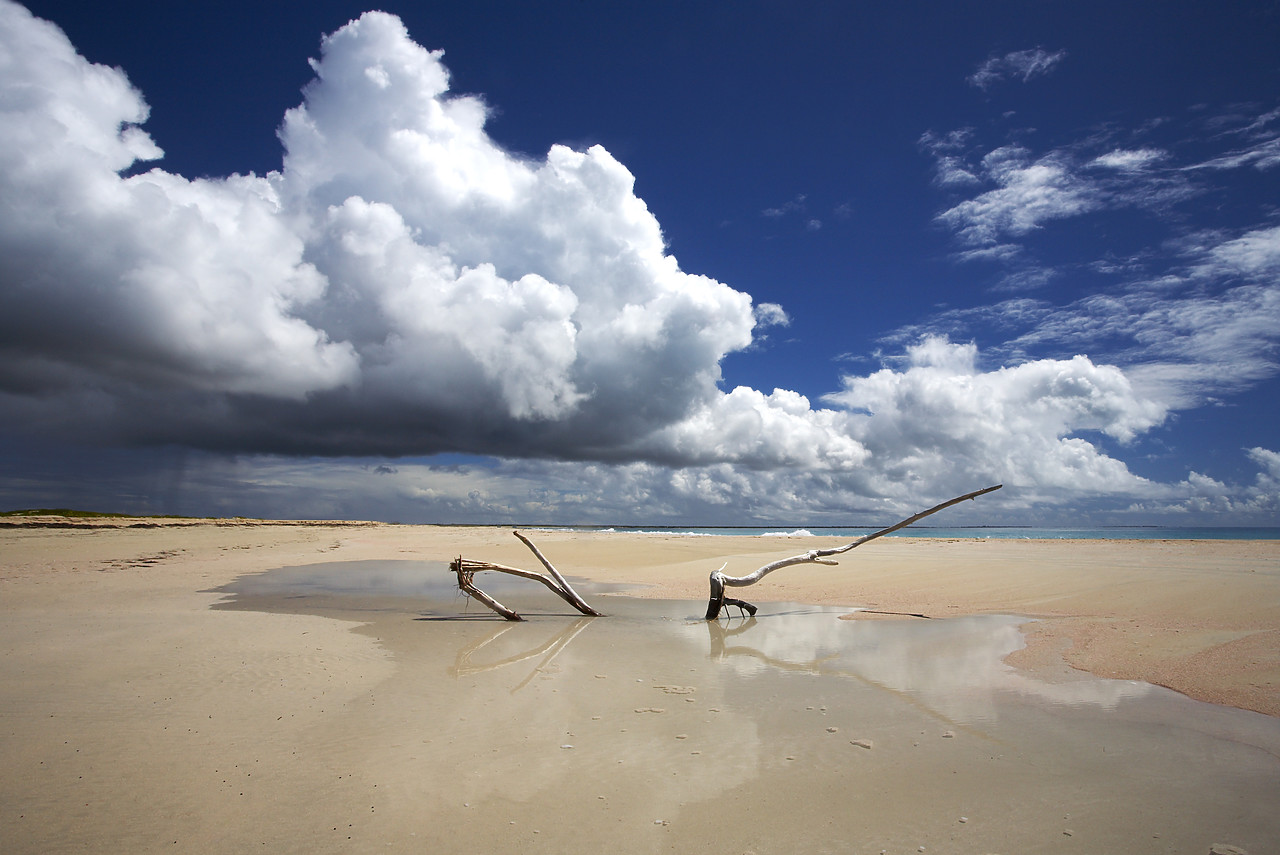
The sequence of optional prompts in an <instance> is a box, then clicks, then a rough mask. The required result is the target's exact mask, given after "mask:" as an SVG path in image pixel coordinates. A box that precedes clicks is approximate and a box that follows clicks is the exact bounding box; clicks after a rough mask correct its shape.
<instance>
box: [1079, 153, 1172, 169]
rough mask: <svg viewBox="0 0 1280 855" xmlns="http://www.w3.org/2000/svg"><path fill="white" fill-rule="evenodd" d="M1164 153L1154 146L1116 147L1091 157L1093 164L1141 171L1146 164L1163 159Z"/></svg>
mask: <svg viewBox="0 0 1280 855" xmlns="http://www.w3.org/2000/svg"><path fill="white" fill-rule="evenodd" d="M1164 157H1165V153H1164V152H1163V151H1160V150H1159V149H1154V148H1140V149H1132V150H1128V151H1125V150H1123V149H1116V150H1115V151H1111V152H1108V153H1106V154H1104V155H1101V156H1100V157H1095V158H1094V159H1093V165H1094V166H1102V167H1105V168H1107V169H1115V170H1118V171H1120V172H1141V171H1142V170H1144V169H1146V168H1147V167H1148V166H1151V165H1152V164H1154V163H1157V162H1158V161H1161V160H1163V159H1164Z"/></svg>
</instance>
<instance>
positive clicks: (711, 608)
mask: <svg viewBox="0 0 1280 855" xmlns="http://www.w3.org/2000/svg"><path fill="white" fill-rule="evenodd" d="M1002 486H1004V485H1003V484H996V485H995V486H994V487H986V488H984V489H982V490H974V491H973V492H972V493H965V494H964V495H963V496H956V497H955V498H954V499H948V500H947V501H945V502H943V503H942V504H940V505H934V506H933V507H932V508H929V510H927V511H921V512H920V513H918V514H916V515H914V516H910V517H907V518H906V519H905V520H902V521H901V522H899V523H895V524H893V525H891V526H889V527H888V528H882V529H880V530H879V531H875V532H872V533H871V534H866V535H863V536H862V537H860V538H858V539H857V540H855V541H853V542H852V543H847V544H845V545H844V546H837V547H834V548H831V549H811V550H809V551H808V552H806V553H804V554H803V555H793V556H792V557H790V558H784V559H782V560H781V561H775V562H773V563H772V564H766V565H764V566H763V567H761V568H759V569H758V570H756V571H755V572H754V573H749V574H748V575H746V576H726V575H725V574H724V567H723V566H722V567H721V568H720V569H719V570H716V571H715V572H714V573H712V574H711V594H710V596H709V598H708V600H707V615H706V619H707V620H715V619H716V618H718V617H719V616H720V612H721V611H722V610H723V609H724V608H725V607H726V606H737V607H738V608H740V609H742V610H743V611H747V612H750V613H751V614H752V615H754V614H755V613H756V608H755V606H752V605H751V604H750V603H747V602H744V601H742V600H735V599H732V598H730V597H726V596H725V588H727V587H728V588H745V587H746V586H747V585H754V584H755V583H756V582H759V581H760V580H761V579H763V578H764V577H765V576H767V575H769V574H770V573H772V572H773V571H774V570H781V569H782V568H783V567H791V566H793V565H795V564H832V565H834V564H837V563H838V562H835V561H831V560H829V559H828V558H827V556H829V555H839V554H841V553H844V552H848V551H849V550H850V549H853V548H854V547H857V546H861V545H862V544H864V543H866V542H867V541H869V540H875V539H876V538H877V537H883V536H884V535H886V534H889V533H891V532H895V531H897V530H898V529H901V528H906V527H907V526H909V525H911V524H912V523H916V522H919V521H920V520H922V519H924V518H925V517H927V516H929V515H930V514H936V513H937V512H938V511H941V510H943V509H944V508H949V507H951V506H952V505H956V504H959V503H960V502H963V501H966V500H968V499H976V498H977V497H978V496H981V495H983V494H985V493H991V492H993V491H995V490H999V489H1000V488H1001V487H1002Z"/></svg>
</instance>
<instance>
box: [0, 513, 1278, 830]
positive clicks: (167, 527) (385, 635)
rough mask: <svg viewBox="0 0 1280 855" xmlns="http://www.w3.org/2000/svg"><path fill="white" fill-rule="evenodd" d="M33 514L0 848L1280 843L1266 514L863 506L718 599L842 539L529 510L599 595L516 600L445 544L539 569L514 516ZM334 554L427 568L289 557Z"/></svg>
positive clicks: (4, 566)
mask: <svg viewBox="0 0 1280 855" xmlns="http://www.w3.org/2000/svg"><path fill="white" fill-rule="evenodd" d="M44 522H45V523H50V522H52V523H54V524H55V525H57V526H60V527H49V526H47V525H46V526H44V527H38V526H21V525H16V524H12V523H11V524H8V525H5V526H4V527H0V556H3V557H2V558H0V761H3V763H4V766H5V769H6V774H5V776H4V778H3V783H2V784H0V851H4V852H61V851H73V850H75V851H82V850H85V849H88V850H92V851H113V852H115V851H134V852H151V851H159V850H166V851H204V852H242V851H246V850H247V849H249V848H254V849H260V850H264V851H273V852H286V851H297V852H329V851H333V852H352V851H355V852H364V851H380V852H385V851H433V852H453V851H458V852H461V851H470V852H474V851H493V852H527V851H537V850H539V849H543V850H545V851H548V852H598V851H601V850H602V849H603V848H605V847H609V848H613V849H617V850H621V851H637V852H648V851H653V852H657V851H722V852H747V851H753V852H771V851H814V852H821V851H833V852H834V851H840V852H850V851H854V852H863V851H866V852H881V851H885V852H918V851H972V852H1001V851H1004V852H1014V851H1019V852H1027V851H1082V852H1086V851H1111V850H1123V851H1129V852H1147V851H1150V852H1167V851H1188V852H1192V851H1203V852H1208V851H1209V849H1210V847H1211V846H1214V845H1215V844H1218V845H1222V846H1225V845H1233V846H1236V847H1237V848H1239V849H1241V850H1243V851H1253V852H1255V853H1257V852H1264V851H1268V850H1269V849H1270V848H1271V847H1272V846H1273V845H1274V842H1275V841H1276V840H1277V839H1280V819H1278V818H1276V817H1275V816H1274V813H1275V811H1274V803H1275V798H1276V796H1277V795H1280V719H1277V716H1280V698H1278V694H1280V693H1278V692H1277V685H1278V683H1277V679H1278V678H1280V584H1277V583H1278V582H1280V579H1278V578H1277V577H1278V576H1280V560H1278V559H1280V542H1276V541H1010V540H981V539H971V540H970V539H963V540H954V541H952V540H939V539H929V538H886V539H883V540H880V541H875V542H872V543H869V544H867V545H866V546H863V547H860V548H859V549H857V550H854V551H853V552H851V553H848V554H847V555H845V556H843V557H842V558H841V560H840V565H839V566H838V567H826V566H816V565H815V566H799V567H792V568H786V569H784V570H781V571H778V572H777V573H775V574H773V575H772V576H770V577H768V578H767V579H766V580H764V581H763V582H761V583H760V584H758V585H755V586H752V587H751V588H747V589H741V590H740V591H739V593H740V595H741V596H743V597H744V598H746V599H749V600H751V601H753V602H755V603H757V604H759V605H760V606H761V609H760V613H759V616H758V617H757V618H756V619H755V620H751V621H747V620H743V619H741V618H739V619H734V620H729V619H725V620H722V621H720V622H714V623H710V624H709V623H708V622H706V621H702V620H700V619H699V617H700V614H701V611H702V608H703V605H704V604H705V599H706V595H707V576H708V574H709V573H710V572H711V571H712V570H714V569H716V568H717V567H719V566H720V565H721V564H722V563H725V562H727V563H728V567H727V568H726V569H727V572H730V573H735V574H736V573H745V572H749V571H750V570H753V569H755V567H757V566H760V565H762V564H764V563H767V562H768V561H771V560H775V559H777V558H780V557H785V556H788V555H793V554H797V553H800V552H803V551H805V550H807V549H810V548H813V547H815V546H828V545H837V544H838V541H835V540H831V539H828V538H802V539H798V538H781V537H779V538H756V537H687V536H686V537H680V536H668V535H659V534H649V535H646V534H619V533H584V532H575V531H528V532H526V533H527V534H528V535H529V536H530V537H532V538H533V539H534V540H535V541H536V542H537V543H538V545H539V546H540V547H541V548H542V550H543V551H544V553H546V554H547V556H548V557H549V558H551V559H552V560H553V561H554V562H556V565H557V567H558V568H559V569H560V570H561V571H562V572H564V573H566V574H568V575H570V576H572V577H574V578H575V579H578V580H584V581H583V584H584V585H585V586H586V588H585V590H589V591H590V592H591V593H590V594H589V598H590V599H592V600H593V604H596V605H598V606H600V607H601V610H602V611H605V612H606V613H607V615H608V616H607V617H604V618H595V619H589V618H583V617H581V616H579V615H576V614H575V613H573V612H572V611H571V610H570V609H568V608H567V607H566V606H565V604H564V603H562V602H560V601H558V600H556V599H554V598H553V597H550V595H549V594H547V592H546V591H545V589H541V588H540V587H539V586H536V585H534V586H532V590H525V589H522V588H519V587H510V586H506V587H504V585H505V584H506V583H503V582H498V581H495V582H494V583H493V584H494V585H495V590H499V591H501V592H502V597H501V598H502V599H503V600H504V602H506V601H507V599H508V598H511V600H512V603H515V604H518V605H519V608H520V609H521V611H522V612H523V613H525V614H526V616H527V617H528V618H529V620H528V621H526V622H525V623H522V624H509V623H507V622H505V621H502V620H500V619H498V618H497V617H496V616H495V615H493V614H492V613H489V612H487V611H486V610H484V609H482V608H480V607H478V605H477V604H475V603H472V602H468V601H466V600H464V599H461V598H460V597H458V595H457V594H456V593H451V592H450V590H449V587H448V579H447V573H445V571H444V565H445V563H446V562H447V561H448V560H449V559H451V558H452V557H455V556H457V555H459V554H461V555H465V556H466V557H474V558H479V559H484V560H490V561H494V562H498V563H504V564H513V565H515V566H522V567H530V568H536V561H535V560H534V559H533V558H532V557H531V556H530V555H529V553H528V552H527V551H526V550H525V548H524V547H523V546H522V545H521V544H520V543H519V542H518V541H516V540H515V539H514V538H513V537H511V534H510V531H509V530H507V529H502V528H490V527H447V526H392V525H381V524H371V523H369V524H366V523H303V522H300V523H261V522H253V521H230V520H223V521H187V520H183V521H168V522H162V521H141V520H109V521H98V522H84V521H77V520H63V521H57V520H53V521H51V520H44ZM335 567H338V568H345V570H344V572H348V573H349V574H350V578H361V574H367V575H368V577H369V578H371V579H373V580H374V582H373V583H370V585H371V587H372V588H373V589H376V588H377V586H378V584H380V583H379V582H378V580H385V579H389V578H391V577H392V576H394V577H396V579H400V580H403V579H404V578H409V579H410V580H411V581H412V579H414V578H416V577H415V575H414V574H419V573H421V574H423V575H424V577H425V576H426V575H428V574H438V575H437V576H436V578H435V579H433V580H432V581H431V584H430V585H424V587H423V589H422V590H420V591H419V590H416V589H414V588H413V587H412V585H411V586H410V589H409V590H407V591H406V590H402V589H401V588H396V590H394V591H390V590H372V589H371V590H368V591H364V592H363V595H362V594H361V592H359V591H357V592H354V593H351V592H338V593H337V594H332V593H331V592H330V593H326V592H325V591H322V590H321V591H309V590H306V589H305V588H302V587H291V586H292V585H293V584H294V583H293V582H290V581H289V580H290V579H297V578H306V577H308V576H317V577H318V576H322V575H324V574H325V573H326V572H328V573H332V571H333V568H335ZM281 568H293V569H292V570H291V571H289V572H290V573H292V574H293V575H285V576H279V575H275V576H273V575H272V574H273V573H274V574H279V573H281ZM307 568H315V570H314V572H313V571H309V570H307ZM325 568H328V569H327V570H326V569H325ZM250 574H264V575H262V576H260V577H254V576H252V575H250ZM439 577H444V582H443V583H441V582H439ZM252 578H260V579H263V580H269V579H284V580H285V582H286V584H285V587H283V588H281V589H279V590H277V591H275V592H274V593H273V592H271V591H265V592H258V593H257V594H255V593H253V592H252V590H251V589H250V588H249V587H246V586H245V582H244V580H246V579H252ZM388 584H390V583H388ZM396 584H397V585H399V584H400V582H396ZM483 584H485V583H484V582H482V585H483ZM521 584H527V583H521ZM237 585H240V586H241V587H240V588H237ZM486 589H487V588H486ZM237 591H238V592H239V593H237ZM895 613H897V614H895ZM909 614H924V615H928V616H929V618H931V619H930V620H924V619H920V618H914V617H907V616H906V615H909ZM921 847H924V849H923V850H922V849H921Z"/></svg>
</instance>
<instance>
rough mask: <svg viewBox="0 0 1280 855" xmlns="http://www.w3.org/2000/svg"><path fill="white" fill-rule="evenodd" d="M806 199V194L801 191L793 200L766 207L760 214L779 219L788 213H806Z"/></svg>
mask: <svg viewBox="0 0 1280 855" xmlns="http://www.w3.org/2000/svg"><path fill="white" fill-rule="evenodd" d="M804 200H805V195H804V194H803V193H801V194H799V195H798V196H796V197H795V198H794V199H792V200H791V201H789V202H783V203H782V204H781V205H779V206H778V207H776V208H765V209H764V210H763V211H761V212H760V215H761V216H764V217H769V218H771V219H775V220H777V219H781V218H783V217H785V216H786V215H787V214H802V213H804Z"/></svg>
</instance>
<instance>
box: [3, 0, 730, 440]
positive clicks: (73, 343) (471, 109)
mask: <svg viewBox="0 0 1280 855" xmlns="http://www.w3.org/2000/svg"><path fill="white" fill-rule="evenodd" d="M0 15H3V17H2V18H0V21H2V25H0V33H2V34H3V35H2V36H0V38H3V48H2V50H3V54H2V56H3V60H2V61H3V63H4V69H3V74H4V86H5V93H6V94H5V99H4V102H3V103H4V111H5V116H4V121H3V123H2V126H3V130H0V134H3V136H2V137H0V148H2V149H3V151H2V153H0V157H3V173H2V175H0V181H3V186H0V206H3V207H0V223H2V224H3V228H2V229H0V241H3V243H2V245H0V249H2V250H3V256H4V261H3V262H2V264H3V267H2V268H0V276H2V277H3V285H4V288H3V300H4V311H3V313H2V315H3V320H0V325H3V327H2V328H0V333H2V336H0V338H2V340H3V342H4V344H3V347H4V349H5V351H6V353H5V356H6V359H5V360H4V365H3V367H2V368H0V389H3V390H4V392H5V393H7V395H8V396H10V397H9V403H10V404H11V405H12V406H13V407H15V408H16V409H17V410H18V411H20V412H22V413H24V414H25V415H27V416H28V417H30V418H32V419H44V420H45V421H47V422H48V423H49V424H66V423H68V422H72V421H77V420H78V419H79V418H82V417H83V416H84V414H85V413H89V412H92V413H93V414H94V421H95V423H96V424H95V429H96V430H99V431H103V430H105V431H107V432H110V433H111V434H113V435H117V436H119V437H122V438H133V439H138V438H140V439H144V440H146V441H181V442H188V443H192V444H196V445H203V446H207V447H211V448H239V449H245V450H258V449H264V448H265V449H271V450H279V451H287V450H291V449H292V450H297V451H316V452H321V453H336V452H343V453H365V452H369V453H384V454H404V453H414V452H432V451H439V450H447V449H464V450H471V451H481V452H501V453H543V454H570V453H573V454H579V455H583V456H608V455H609V454H612V453H618V452H617V451H616V449H619V448H625V447H626V445H627V444H628V442H629V441H630V440H632V439H635V438H637V437H641V436H644V435H645V434H647V433H649V432H650V431H652V430H654V429H656V428H659V427H662V426H664V425H667V424H670V423H672V422H673V421H676V420H678V419H680V418H682V417H684V416H685V415H686V414H687V413H689V412H690V411H692V410H693V409H695V408H696V407H698V406H700V405H702V404H704V403H706V402H707V401H709V400H711V399H712V398H714V397H715V395H716V394H717V392H716V383H717V381H718V380H719V378H720V372H719V363H720V360H721V359H722V358H723V357H724V356H725V354H727V353H729V352H731V351H734V350H737V349H741V348H743V347H745V346H747V345H748V344H749V343H750V342H751V339H752V329H753V327H754V324H755V320H754V314H753V310H752V305H751V299H750V298H749V297H748V296H747V295H745V294H743V293H740V292H738V291H735V290H733V289H731V288H730V287H728V286H726V285H724V284H722V283H719V282H716V281H715V280H713V279H710V278H708V277H704V276H697V275H691V274H689V273H686V272H684V271H682V270H681V269H680V267H679V265H678V264H677V262H676V259H675V258H674V257H672V256H671V255H669V254H667V252H666V249H665V246H664V243H663V238H662V233H661V229H660V227H659V225H658V223H657V221H656V220H655V218H654V217H653V215H652V214H651V213H650V212H649V210H648V209H647V207H646V206H645V204H644V202H643V201H642V200H640V199H639V198H638V197H636V195H635V194H634V192H633V187H632V185H633V178H632V176H631V174H630V173H629V172H628V171H627V170H626V168H625V167H623V166H622V164H620V163H619V162H618V161H617V160H615V159H614V158H613V157H612V156H611V155H610V154H609V153H608V152H607V151H606V150H604V149H603V148H601V147H598V146H597V147H593V148H591V149H589V150H587V151H581V152H580V151H573V150H570V149H568V148H565V147H562V146H555V147H553V148H552V149H551V150H550V152H549V153H548V154H547V156H546V158H545V159H543V160H541V161H530V160H527V159H523V158H520V157H517V156H514V155H512V154H510V153H508V152H506V151H504V150H502V149H501V148H500V147H498V146H497V145H495V144H494V143H493V142H492V140H490V139H489V137H488V136H487V135H486V134H485V131H484V122H485V118H486V108H485V105H484V104H483V103H482V102H481V101H479V100H478V99H476V98H470V97H452V96H450V94H449V91H448V73H447V71H446V69H445V68H444V66H443V65H442V64H441V54H440V53H439V52H430V51H427V50H425V49H423V48H422V47H420V46H419V45H417V44H415V43H414V42H413V41H412V40H411V39H410V38H409V36H408V34H407V33H406V32H405V29H404V27H403V25H402V24H401V23H400V21H399V20H398V19H397V18H395V17H393V16H390V15H386V14H382V13H368V14H366V15H364V16H362V17H361V18H360V19H359V20H357V21H353V22H352V23H350V24H349V25H347V26H346V27H344V28H342V29H341V30H339V31H338V32H336V33H334V34H333V35H331V36H329V37H327V38H326V39H325V40H324V42H323V45H322V51H321V56H320V59H318V60H316V61H314V62H313V66H314V70H315V79H314V81H313V82H312V83H311V84H310V85H309V86H308V87H307V88H306V90H305V92H304V100H303V103H302V104H301V105H299V106H298V107H296V108H294V109H292V110H290V111H288V113H287V114H286V116H285V120H284V123H283V125H282V128H281V132H280V137H281V140H282V142H283V144H284V162H283V168H282V169H281V170H280V171H279V172H277V173H272V174H270V175H267V176H265V177H259V176H254V175H249V176H242V175H235V176H231V177H229V178H225V179H204V180H188V179H186V178H183V177H181V176H177V175H173V174H171V173H168V172H165V171H163V170H161V169H158V168H156V169H151V170H150V171H140V170H138V167H137V162H138V161H140V160H147V159H155V158H158V157H160V156H161V152H160V150H159V149H158V148H157V147H156V145H155V144H154V142H153V141H152V140H151V139H150V138H149V137H148V136H147V135H146V133H145V132H143V131H142V130H141V128H140V123H142V122H143V121H145V119H146V118H147V107H146V104H145V102H144V101H143V98H142V96H141V94H140V93H138V92H137V91H135V90H134V89H133V88H132V87H131V86H130V84H129V82H128V80H127V78H126V77H125V76H124V74H123V73H122V72H121V71H118V70H114V69H108V68H104V67H102V66H98V65H94V64H91V63H90V62H88V61H87V60H85V59H83V58H82V57H80V56H78V55H77V54H76V52H75V50H74V48H73V47H72V45H71V44H70V43H69V42H68V41H67V40H66V39H65V37H64V36H63V35H62V34H61V32H60V31H58V30H57V29H56V28H55V27H54V26H52V25H50V24H48V23H45V22H42V21H39V20H36V19H34V18H32V17H31V16H30V15H29V14H28V13H27V12H26V10H25V9H23V8H22V7H20V6H16V5H13V4H10V3H5V4H4V5H3V6H0ZM130 171H134V172H135V173H136V174H129V172H130ZM77 417H78V418H77Z"/></svg>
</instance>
